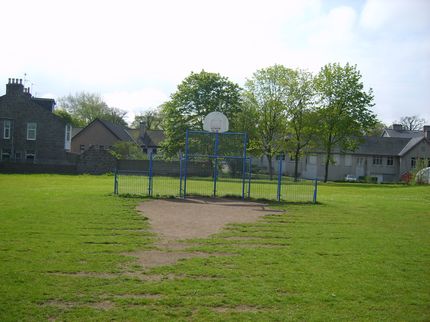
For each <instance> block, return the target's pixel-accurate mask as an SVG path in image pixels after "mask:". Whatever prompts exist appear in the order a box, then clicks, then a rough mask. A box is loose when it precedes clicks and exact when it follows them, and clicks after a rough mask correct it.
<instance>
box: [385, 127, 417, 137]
mask: <svg viewBox="0 0 430 322" xmlns="http://www.w3.org/2000/svg"><path fill="white" fill-rule="evenodd" d="M423 135H424V133H423V131H410V130H393V129H385V130H384V133H383V134H382V136H384V137H390V138H409V139H412V138H416V137H421V136H423Z"/></svg>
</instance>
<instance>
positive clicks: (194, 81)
mask: <svg viewBox="0 0 430 322" xmlns="http://www.w3.org/2000/svg"><path fill="white" fill-rule="evenodd" d="M240 106H241V105H240V88H239V86H238V85H237V84H235V83H233V82H231V81H230V80H228V78H226V77H223V76H221V75H220V74H217V73H209V72H205V71H204V70H202V71H201V72H200V73H194V72H192V73H191V74H190V75H189V76H188V77H186V78H185V79H184V80H183V81H182V83H181V84H179V85H178V88H177V91H176V92H175V93H173V94H172V95H171V99H170V100H169V101H168V102H166V103H165V104H163V106H162V113H163V121H162V127H163V129H164V131H165V136H166V139H165V141H164V142H163V144H162V151H163V153H164V154H166V155H167V156H173V155H175V154H177V153H178V152H179V151H180V150H183V149H184V142H185V129H187V128H189V129H194V130H203V119H204V117H205V116H206V115H207V114H209V113H210V112H214V111H218V112H222V113H224V114H225V115H226V116H227V118H228V119H229V120H230V123H231V124H230V128H234V121H233V120H234V118H235V115H236V114H237V113H238V112H239V111H240Z"/></svg>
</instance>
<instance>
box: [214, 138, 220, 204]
mask: <svg viewBox="0 0 430 322" xmlns="http://www.w3.org/2000/svg"><path fill="white" fill-rule="evenodd" d="M218 144H219V134H218V132H216V133H215V147H214V157H215V162H214V164H215V165H214V195H213V196H214V197H216V181H217V178H218Z"/></svg>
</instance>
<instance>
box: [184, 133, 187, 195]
mask: <svg viewBox="0 0 430 322" xmlns="http://www.w3.org/2000/svg"><path fill="white" fill-rule="evenodd" d="M187 163H188V129H187V130H186V132H185V164H184V195H183V198H184V199H185V198H186V197H187Z"/></svg>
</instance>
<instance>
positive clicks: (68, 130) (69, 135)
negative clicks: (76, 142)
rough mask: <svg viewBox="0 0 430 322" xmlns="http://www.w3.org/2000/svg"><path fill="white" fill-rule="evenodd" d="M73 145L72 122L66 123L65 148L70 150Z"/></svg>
mask: <svg viewBox="0 0 430 322" xmlns="http://www.w3.org/2000/svg"><path fill="white" fill-rule="evenodd" d="M71 147H72V126H71V125H70V124H67V125H66V133H65V135H64V149H65V150H67V151H70V148H71Z"/></svg>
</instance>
